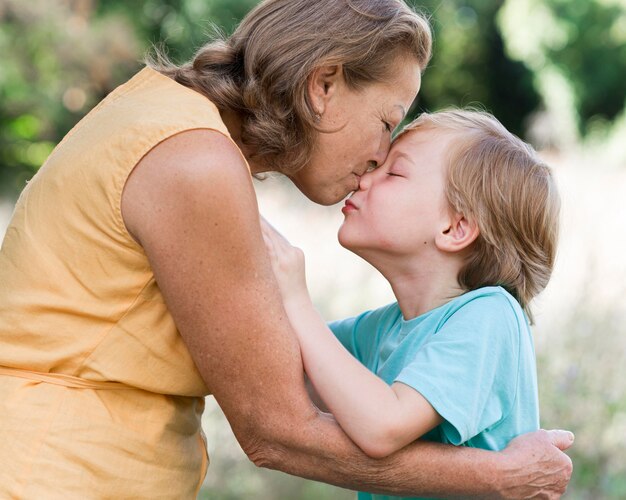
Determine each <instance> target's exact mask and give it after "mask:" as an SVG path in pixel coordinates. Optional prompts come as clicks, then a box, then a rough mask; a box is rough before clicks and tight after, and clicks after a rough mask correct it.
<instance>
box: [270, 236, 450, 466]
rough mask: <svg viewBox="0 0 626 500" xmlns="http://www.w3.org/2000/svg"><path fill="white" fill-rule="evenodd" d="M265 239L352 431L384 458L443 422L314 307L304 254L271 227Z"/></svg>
mask: <svg viewBox="0 0 626 500" xmlns="http://www.w3.org/2000/svg"><path fill="white" fill-rule="evenodd" d="M264 237H265V240H266V245H267V247H268V251H269V253H270V255H271V256H272V261H273V267H274V272H275V274H276V277H277V280H278V282H279V286H280V288H281V292H282V295H283V301H284V305H285V310H286V312H287V314H288V316H289V320H290V323H291V325H292V326H293V328H294V330H295V331H296V333H297V335H298V339H299V341H300V346H301V350H302V357H303V363H304V368H305V371H306V373H307V375H308V376H309V378H310V379H311V381H312V383H313V386H314V387H315V389H316V390H317V392H318V393H319V395H320V396H321V398H322V400H323V401H324V402H325V403H326V405H327V406H328V408H329V409H330V411H331V412H332V413H333V415H334V416H335V418H336V419H337V421H338V422H339V424H340V425H341V427H342V428H343V429H344V430H345V432H346V434H348V436H349V437H350V438H351V439H352V440H353V441H354V442H355V443H356V444H357V445H358V446H359V447H360V448H361V449H362V450H363V451H364V452H365V453H366V454H368V455H369V456H371V457H374V458H381V457H385V456H387V455H390V454H391V453H393V452H394V451H397V450H399V449H400V448H403V447H404V446H405V445H407V444H409V443H411V442H412V441H415V440H416V439H417V438H419V437H420V436H422V435H423V434H424V433H426V432H427V431H429V430H430V429H432V428H433V427H435V426H436V425H437V424H439V423H440V422H441V421H442V419H441V417H440V416H439V415H438V414H437V412H436V411H435V410H434V409H433V407H432V406H431V405H430V404H429V403H428V401H427V400H426V399H425V398H424V397H423V396H422V395H421V394H419V392H417V391H415V390H414V389H412V388H410V387H408V386H406V385H403V384H400V383H396V384H393V385H392V386H391V387H390V386H389V385H387V384H386V383H385V382H384V381H383V380H381V379H380V378H379V377H377V376H376V375H374V374H373V373H372V372H370V371H369V370H368V369H367V368H365V367H364V366H363V365H362V364H361V363H359V362H358V361H357V360H356V359H355V358H354V357H353V356H351V355H350V353H348V351H346V350H345V349H344V347H343V346H342V345H341V343H340V342H339V341H338V340H337V339H336V338H335V336H334V335H333V334H332V332H331V331H330V329H329V328H328V327H327V326H326V323H325V322H324V320H323V319H322V318H321V317H320V315H319V314H318V313H317V311H316V310H315V308H314V307H313V304H312V302H311V300H310V297H309V293H308V290H307V288H306V281H305V279H304V257H303V255H302V253H301V252H300V251H299V250H297V249H295V248H294V247H292V246H291V245H290V244H289V243H288V242H287V241H286V240H285V239H284V238H282V237H281V236H280V235H278V233H276V232H275V231H272V230H270V229H269V228H268V227H266V228H265V230H264Z"/></svg>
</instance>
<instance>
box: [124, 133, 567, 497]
mask: <svg viewBox="0 0 626 500" xmlns="http://www.w3.org/2000/svg"><path fill="white" fill-rule="evenodd" d="M122 213H123V216H124V221H125V223H126V225H127V227H128V229H129V231H130V232H131V234H133V236H134V237H135V238H136V239H137V240H138V241H139V242H140V244H141V245H142V246H143V248H144V250H145V252H146V255H147V256H148V259H149V261H150V263H151V265H152V268H153V270H154V273H155V277H156V280H157V282H158V284H159V287H160V288H161V291H162V293H163V296H164V298H165V300H166V303H167V304H168V308H169V310H170V312H171V314H172V316H173V318H174V320H175V322H176V325H177V327H178V328H179V331H180V333H181V336H182V337H183V339H184V341H185V342H186V344H187V346H188V347H189V351H190V353H191V355H192V356H193V359H194V361H195V363H196V365H197V367H198V369H199V371H200V373H201V374H202V376H203V378H204V380H205V381H206V383H207V385H208V387H209V388H210V389H211V391H212V393H213V394H214V395H215V398H216V399H217V401H218V403H219V404H220V406H221V407H222V409H223V411H224V413H225V414H226V417H227V418H228V420H229V422H230V424H231V426H232V428H233V431H234V433H235V435H236V436H237V439H238V440H239V442H240V444H241V445H242V448H243V449H244V451H245V452H246V453H247V455H248V456H249V457H250V459H251V460H252V461H253V462H254V463H255V464H257V465H259V466H265V467H270V468H275V469H279V470H282V471H284V472H288V473H291V474H296V475H299V476H302V477H307V478H311V479H316V480H320V481H325V482H328V483H332V484H336V485H340V486H344V487H347V488H353V489H361V490H367V491H375V492H384V493H388V494H404V495H411V494H413V495H418V494H419V495H428V494H434V495H439V496H449V495H464V496H470V495H479V496H482V497H485V496H488V495H489V494H493V495H494V496H499V497H501V498H524V497H526V496H528V495H530V494H540V493H543V496H539V497H537V498H557V497H558V494H560V493H562V492H563V490H564V488H565V486H566V484H567V481H568V479H569V475H570V473H571V462H570V461H569V459H568V458H567V457H566V456H565V455H563V454H560V452H558V450H557V449H556V448H555V447H554V446H552V444H551V443H550V439H551V438H550V436H549V435H548V434H547V433H534V434H533V435H529V436H527V437H526V438H524V439H522V440H518V441H516V442H513V444H512V446H510V447H509V448H507V450H506V451H505V452H502V453H494V452H487V451H483V450H472V449H467V448H454V447H452V446H444V445H438V444H433V443H415V444H412V445H410V446H408V447H406V448H404V449H403V450H401V451H399V452H398V453H396V454H394V455H392V456H390V457H387V458H385V459H383V460H376V459H371V458H368V457H366V456H365V455H364V454H363V453H362V452H361V451H360V450H359V449H358V448H357V447H356V446H355V445H354V444H353V443H352V442H351V441H350V440H349V439H348V438H347V437H346V436H345V434H344V433H343V432H342V431H341V429H340V428H339V427H338V426H337V424H336V422H335V421H334V420H333V419H332V417H330V416H328V415H325V414H322V413H320V412H319V411H317V409H316V408H315V407H314V406H313V405H312V404H311V401H310V400H309V398H308V396H307V393H306V390H305V386H304V380H303V375H302V360H301V358H300V352H299V348H298V344H297V342H296V339H295V336H294V334H293V332H292V331H291V329H290V326H289V323H288V321H287V317H286V314H285V311H284V310H283V307H282V304H281V298H280V294H279V291H278V288H277V285H276V282H275V280H274V277H273V273H272V269H271V266H270V262H269V259H268V257H267V255H266V252H265V248H264V244H263V240H262V237H261V230H260V227H259V221H258V217H259V216H258V209H257V204H256V198H255V194H254V190H253V187H252V183H251V180H250V176H249V173H248V172H247V170H246V167H245V164H244V162H243V160H242V159H241V157H240V156H239V153H238V152H237V150H236V149H235V148H234V146H233V145H232V143H231V142H230V141H229V140H228V139H226V138H225V137H223V136H222V135H220V134H219V133H217V132H211V131H203V130H197V131H189V132H185V133H181V134H179V135H177V136H175V137H173V138H171V139H168V140H166V141H164V142H163V143H161V144H160V145H159V146H157V147H156V148H154V150H152V151H151V152H150V153H149V154H148V155H147V156H146V157H145V158H144V159H143V160H142V161H141V162H140V164H139V165H138V167H137V168H136V169H135V171H134V172H133V174H132V175H131V177H130V178H129V180H128V182H127V185H126V187H125V191H124V194H123V200H122ZM559 439H564V438H563V436H560V437H559ZM531 482H532V483H533V484H539V486H525V485H528V484H531Z"/></svg>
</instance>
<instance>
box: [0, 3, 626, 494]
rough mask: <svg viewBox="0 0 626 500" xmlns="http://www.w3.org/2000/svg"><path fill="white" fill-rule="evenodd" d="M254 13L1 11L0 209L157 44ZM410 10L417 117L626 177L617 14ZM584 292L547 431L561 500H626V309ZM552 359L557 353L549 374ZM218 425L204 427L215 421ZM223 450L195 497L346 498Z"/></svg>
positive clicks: (165, 7) (159, 6) (560, 6)
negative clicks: (478, 110)
mask: <svg viewBox="0 0 626 500" xmlns="http://www.w3.org/2000/svg"><path fill="white" fill-rule="evenodd" d="M338 1H339V0H338ZM256 3H257V2H256V1H254V0H133V1H127V0H29V1H23V0H0V53H1V54H2V56H1V59H0V196H2V197H4V198H8V199H10V200H14V199H15V198H16V196H17V195H18V194H19V192H20V191H21V190H22V189H23V187H24V186H25V184H26V182H27V180H28V179H30V178H31V177H32V176H33V175H34V173H35V172H36V171H37V169H38V168H39V167H40V166H41V165H42V163H43V162H44V161H45V159H46V157H47V156H48V155H49V153H50V152H51V151H52V149H53V148H54V146H55V145H56V144H57V143H58V142H59V141H60V140H61V138H62V137H63V136H64V135H65V134H66V133H67V132H68V130H69V129H70V128H71V127H72V126H74V124H75V123H77V122H78V120H80V119H81V117H83V116H84V115H85V114H86V113H87V112H88V111H89V110H90V109H91V108H92V107H93V106H94V105H95V104H96V103H97V102H98V101H99V100H101V99H102V98H103V97H104V96H106V95H107V94H108V93H109V92H110V91H111V90H112V89H114V88H115V87H116V86H117V85H119V84H120V83H122V82H124V81H125V80H126V79H128V78H129V77H130V76H131V75H132V74H134V73H135V72H136V71H137V70H138V69H139V68H140V67H141V64H142V60H143V58H144V56H145V55H146V53H147V52H148V51H149V50H150V49H151V47H152V46H153V45H155V44H157V45H159V46H161V47H163V48H166V49H167V51H168V53H169V55H170V57H171V58H172V59H174V60H176V61H184V60H187V59H188V58H190V57H191V56H192V54H193V53H194V51H195V50H196V49H197V48H198V47H199V46H201V45H202V44H203V43H204V42H205V41H206V40H207V39H208V38H209V37H210V35H211V33H212V32H213V30H214V29H215V28H216V27H217V28H219V29H221V30H223V31H225V32H229V31H230V30H232V28H233V27H234V26H235V25H236V23H237V22H238V20H239V19H241V18H242V17H243V16H244V15H245V13H246V12H248V11H249V10H250V9H251V8H252V7H253V6H254V5H255V4H256ZM411 3H412V4H413V5H414V6H415V8H417V9H419V10H421V11H423V12H425V13H427V14H428V15H429V16H430V17H431V21H432V24H433V27H434V31H435V46H434V54H435V55H434V57H433V59H432V61H431V64H430V65H429V68H428V69H427V70H426V72H425V74H424V78H423V86H422V90H421V92H420V96H419V98H418V100H417V103H416V105H415V106H414V109H413V110H412V116H415V115H417V114H418V113H419V112H420V111H422V110H436V109H440V108H443V107H446V106H451V105H455V106H465V105H477V106H480V107H483V108H485V109H487V110H489V111H492V112H493V113H494V114H495V115H496V116H497V117H498V118H499V119H500V120H501V121H502V122H503V123H504V124H505V125H506V126H507V127H508V128H509V129H511V130H512V131H514V132H515V133H517V134H519V135H520V136H522V137H524V138H525V139H527V140H529V141H531V142H532V143H534V144H535V145H536V146H537V147H538V148H540V149H542V150H544V151H545V152H547V154H550V155H553V156H554V157H557V158H564V157H567V158H572V157H576V161H575V163H577V166H578V167H581V168H584V169H596V170H598V171H599V170H600V169H602V168H605V169H608V168H616V169H620V168H626V160H625V158H626V143H625V141H624V139H623V138H624V137H626V135H625V134H626V113H625V107H626V0H412V1H411ZM622 178H623V177H622ZM623 188H624V189H626V185H624V186H623ZM625 192H626V191H625ZM621 222H622V223H623V219H621ZM622 230H623V229H622ZM1 236H2V235H1V234H0V237H1ZM625 277H626V276H621V277H617V276H616V277H615V278H618V279H621V280H622V281H623V280H624V278H625ZM612 278H613V277H612ZM0 286H1V284H0ZM625 291H626V290H625ZM584 292H585V291H584V290H582V291H581V293H580V296H579V297H578V300H579V302H576V303H575V304H572V310H575V313H571V314H569V315H564V316H563V317H562V318H560V320H559V323H558V324H557V326H558V328H559V331H562V332H567V335H564V334H563V335H556V336H555V337H554V338H555V339H556V340H555V342H554V345H553V346H551V347H550V349H549V350H548V349H546V350H544V351H539V352H538V355H539V356H538V357H539V369H540V374H541V381H540V385H541V387H542V394H541V397H542V401H541V403H542V412H543V424H544V425H546V426H559V427H565V428H571V429H573V430H574V431H576V432H577V434H578V441H577V445H576V447H575V448H574V449H573V450H572V452H571V456H572V457H573V459H574V463H575V466H576V472H575V475H574V478H573V481H572V486H571V488H570V493H569V495H570V497H571V498H581V499H582V498H590V499H591V498H593V499H600V498H612V499H618V498H626V479H625V478H626V452H625V451H624V450H625V448H626V384H625V382H624V380H625V379H626V377H625V376H624V375H625V371H624V368H623V366H624V363H625V361H626V354H625V352H626V351H625V347H624V340H623V339H621V337H620V335H619V334H618V333H619V332H622V334H623V324H624V322H623V320H624V319H625V312H626V307H624V305H623V303H622V304H615V303H606V302H605V303H603V304H601V306H599V307H592V306H591V305H589V304H588V303H587V300H586V296H585V294H584ZM600 331H601V332H603V335H602V342H598V339H597V337H596V334H595V333H594V332H600ZM553 349H558V350H559V352H560V353H561V355H562V356H561V357H560V358H558V360H557V361H555V359H554V358H553V357H552V356H551V353H552V352H553ZM583 358H585V359H586V361H587V362H586V364H585V363H582V362H581V363H580V364H578V361H579V360H581V359H583ZM620 370H621V376H620V375H619V374H620ZM218 413H219V412H218V410H217V409H215V408H214V409H213V410H212V411H210V412H209V413H208V417H207V418H210V419H212V420H211V422H212V423H215V422H219V421H220V420H219V419H220V418H221V417H220V416H219V415H218ZM215 425H217V424H215ZM219 425H220V426H221V427H219V426H218V427H216V428H217V429H221V430H218V431H215V432H217V434H215V435H213V436H211V435H210V432H207V434H209V442H211V438H213V439H214V440H218V441H219V440H225V441H224V442H226V441H227V440H228V439H230V438H229V437H227V436H226V434H227V433H228V432H229V430H228V427H227V425H226V424H225V423H224V422H222V423H221V424H219ZM220 433H221V434H220ZM224 448H225V449H226V448H228V450H229V451H226V450H221V449H218V450H215V452H214V456H215V458H216V461H217V460H218V458H219V457H217V455H220V454H223V455H224V456H225V458H222V460H224V461H223V462H222V463H221V464H218V465H217V466H216V468H215V469H213V470H211V469H210V471H209V476H211V475H212V474H213V475H214V476H213V477H212V478H209V479H208V482H207V488H206V489H205V490H203V493H202V495H203V498H211V499H239V498H246V497H247V496H250V497H252V496H254V497H255V498H268V499H270V498H294V499H295V498H300V499H308V498H311V499H314V498H352V497H353V496H352V493H348V492H339V490H336V489H334V488H331V487H327V486H324V485H319V484H317V483H312V482H306V481H303V480H300V479H292V478H288V477H287V476H285V475H282V474H279V473H272V472H266V471H262V472H259V471H257V470H255V469H254V468H253V467H252V466H251V465H250V464H247V463H246V461H245V457H244V456H243V454H242V452H241V451H240V450H239V449H238V448H236V445H233V444H232V442H231V444H230V445H224ZM215 474H217V475H218V476H217V477H216V476H215Z"/></svg>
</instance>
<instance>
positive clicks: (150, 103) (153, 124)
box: [0, 68, 228, 499]
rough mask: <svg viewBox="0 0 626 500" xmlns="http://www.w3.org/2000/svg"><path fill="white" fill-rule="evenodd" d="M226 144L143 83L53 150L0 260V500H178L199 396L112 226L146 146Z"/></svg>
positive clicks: (197, 451) (217, 123)
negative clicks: (174, 141) (204, 134)
mask: <svg viewBox="0 0 626 500" xmlns="http://www.w3.org/2000/svg"><path fill="white" fill-rule="evenodd" d="M189 129H213V130H216V131H219V132H221V133H222V134H225V135H227V136H228V131H227V130H226V127H225V126H224V124H223V122H222V121H221V119H220V115H219V112H218V111H217V109H216V108H215V106H214V105H213V104H212V103H211V102H210V101H208V100H207V99H206V98H205V97H203V96H202V95H200V94H198V93H196V92H194V91H192V90H190V89H188V88H186V87H183V86H181V85H179V84H177V83H176V82H174V81H173V80H171V79H169V78H167V77H165V76H163V75H161V74H159V73H158V72H156V71H154V70H152V69H149V68H145V69H143V70H142V71H140V72H139V73H138V74H137V75H136V76H135V77H134V78H132V79H131V80H130V81H128V82H127V83H126V84H124V85H122V86H120V87H118V88H117V89H116V90H114V91H113V92H112V93H111V94H110V95H109V96H108V97H107V98H106V99H104V100H103V101H102V102H101V103H100V104H99V105H98V106H96V108H94V109H93V110H92V111H91V112H90V113H89V114H88V115H87V116H86V117H85V118H84V119H83V120H81V121H80V122H79V123H78V125H76V127H74V129H72V130H71V131H70V132H69V133H68V135H67V136H66V137H65V138H64V139H63V141H61V143H60V144H59V145H58V146H57V148H56V149H55V150H54V151H53V153H52V154H51V155H50V157H49V158H48V160H47V161H46V163H45V164H44V165H43V166H42V168H41V169H40V170H39V172H38V173H37V174H36V175H35V176H34V178H33V179H32V180H31V181H30V182H29V184H28V185H27V187H26V189H25V190H24V191H23V193H22V194H21V196H20V198H19V201H18V203H17V206H16V208H15V212H14V214H13V218H12V220H11V222H10V225H9V227H8V229H7V232H6V235H5V238H4V241H3V243H2V248H1V250H0V443H1V445H0V498H37V499H39V498H46V499H53V498H63V499H67V498H116V499H117V498H151V499H152V498H194V497H195V496H196V495H197V493H198V490H199V488H200V485H201V483H202V480H203V478H204V475H205V473H206V467H207V463H208V457H207V455H206V447H205V442H204V438H203V434H202V431H201V427H200V417H201V414H202V410H203V408H204V396H205V395H207V393H208V389H207V387H206V386H205V384H204V382H203V380H202V378H201V377H200V374H199V373H198V371H197V369H196V367H195V365H194V363H193V361H192V359H191V357H190V354H189V352H188V351H187V348H186V346H185V344H184V343H183V341H182V338H181V337H180V335H179V333H178V332H177V330H176V326H175V325H174V322H173V320H172V317H171V316H170V314H169V313H168V310H167V308H166V306H165V303H164V301H163V298H162V296H161V293H160V291H159V288H158V286H157V284H156V282H155V279H154V275H153V273H152V271H151V269H150V266H149V264H148V260H147V258H146V255H145V253H144V252H143V250H142V248H141V247H140V246H139V245H138V244H137V243H136V242H135V241H134V240H133V238H132V237H131V236H130V235H129V233H128V232H127V230H126V227H125V225H124V222H123V220H122V214H121V207H120V204H121V195H122V190H123V188H124V184H125V182H126V179H127V178H128V176H129V174H130V173H131V171H132V169H133V167H134V166H135V165H136V164H137V163H138V162H139V160H140V159H141V158H142V157H143V156H144V155H145V154H146V153H147V152H148V151H150V150H151V149H152V148H153V147H154V146H155V145H157V144H159V143H160V142H161V141H163V140H165V139H167V138H168V137H171V136H172V135H175V134H177V133H180V132H182V131H185V130H189Z"/></svg>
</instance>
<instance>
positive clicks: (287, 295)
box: [261, 217, 309, 313]
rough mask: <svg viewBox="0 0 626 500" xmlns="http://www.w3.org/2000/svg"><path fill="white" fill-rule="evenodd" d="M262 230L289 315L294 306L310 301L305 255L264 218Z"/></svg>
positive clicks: (262, 219)
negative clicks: (305, 270)
mask: <svg viewBox="0 0 626 500" xmlns="http://www.w3.org/2000/svg"><path fill="white" fill-rule="evenodd" d="M261 230H262V233H263V240H264V241H265V247H266V248H267V252H268V253H269V255H270V259H271V262H272V269H273V270H274V275H275V276H276V281H278V286H279V288H280V293H281V295H282V298H283V303H284V305H285V309H287V312H288V313H289V308H290V306H291V305H292V304H295V303H301V302H302V301H308V300H309V291H308V289H307V286H306V276H305V272H304V253H303V252H302V250H300V249H299V248H297V247H294V246H293V245H292V244H291V243H289V241H287V239H286V238H285V237H284V236H283V235H282V234H280V233H279V232H278V231H276V229H274V228H273V227H272V226H271V225H270V224H269V222H267V221H266V220H265V219H264V218H263V217H261Z"/></svg>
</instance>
